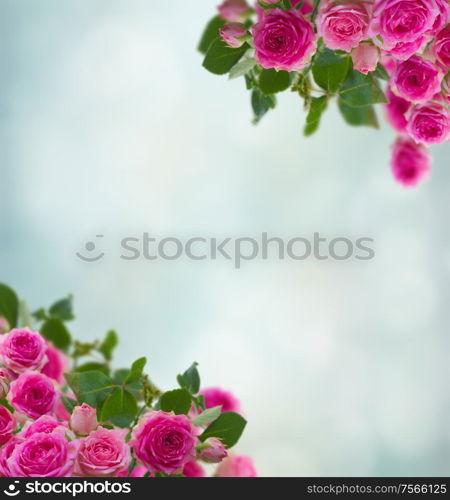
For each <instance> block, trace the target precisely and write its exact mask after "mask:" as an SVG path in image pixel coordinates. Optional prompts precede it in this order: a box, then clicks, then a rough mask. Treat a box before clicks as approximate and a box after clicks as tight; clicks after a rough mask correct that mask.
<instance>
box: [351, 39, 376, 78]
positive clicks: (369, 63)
mask: <svg viewBox="0 0 450 500" xmlns="http://www.w3.org/2000/svg"><path fill="white" fill-rule="evenodd" d="M379 59H380V49H379V48H378V47H376V46H375V45H374V44H373V43H372V42H369V43H360V44H359V45H358V47H356V48H354V49H353V50H352V61H353V67H354V68H355V69H356V70H357V71H359V72H360V73H364V74H365V75H367V73H369V72H370V71H375V70H376V69H377V64H378V61H379Z"/></svg>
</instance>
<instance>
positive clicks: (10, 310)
mask: <svg viewBox="0 0 450 500" xmlns="http://www.w3.org/2000/svg"><path fill="white" fill-rule="evenodd" d="M18 315H19V299H18V298H17V295H16V292H15V291H14V290H13V289H12V288H9V286H6V285H4V284H2V283H0V316H3V317H4V318H6V320H7V321H8V323H9V326H10V328H11V329H12V328H15V327H16V326H17V319H18Z"/></svg>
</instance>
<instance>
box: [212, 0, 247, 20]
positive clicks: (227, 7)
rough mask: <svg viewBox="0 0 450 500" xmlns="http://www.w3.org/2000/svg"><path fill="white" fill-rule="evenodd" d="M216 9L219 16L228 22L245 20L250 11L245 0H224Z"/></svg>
mask: <svg viewBox="0 0 450 500" xmlns="http://www.w3.org/2000/svg"><path fill="white" fill-rule="evenodd" d="M217 9H218V11H219V14H220V16H221V17H222V18H223V19H225V21H229V22H230V23H240V22H242V21H245V20H246V19H247V18H248V17H249V16H250V14H251V13H252V10H251V9H250V7H249V6H248V4H247V2H246V1H245V0H225V1H224V2H223V3H222V4H221V5H219V7H217Z"/></svg>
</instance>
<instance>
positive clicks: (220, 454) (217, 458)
mask: <svg viewBox="0 0 450 500" xmlns="http://www.w3.org/2000/svg"><path fill="white" fill-rule="evenodd" d="M197 451H198V453H199V458H200V460H203V461H204V462H206V463H208V464H218V463H219V462H221V461H222V460H223V459H224V458H226V457H227V456H228V452H227V450H226V449H225V446H224V444H223V443H222V441H221V440H220V439H218V438H208V439H207V440H206V441H205V442H204V443H202V444H201V445H199V446H197Z"/></svg>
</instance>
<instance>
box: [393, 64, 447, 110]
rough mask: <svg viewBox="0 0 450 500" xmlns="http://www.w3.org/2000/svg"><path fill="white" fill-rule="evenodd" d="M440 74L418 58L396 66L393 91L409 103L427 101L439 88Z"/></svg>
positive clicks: (432, 65) (431, 65) (433, 66)
mask: <svg viewBox="0 0 450 500" xmlns="http://www.w3.org/2000/svg"><path fill="white" fill-rule="evenodd" d="M442 76H443V75H442V73H441V72H440V71H439V70H438V69H437V68H436V67H435V65H434V64H433V63H432V62H430V61H427V60H426V59H423V58H422V57H419V56H412V57H410V58H409V59H408V60H407V61H403V62H400V63H398V64H397V66H396V68H395V71H394V74H393V76H392V84H393V90H394V92H395V93H397V94H398V95H399V96H400V97H403V98H404V99H406V100H408V101H411V102H425V101H429V100H430V99H431V98H432V97H433V96H434V95H435V94H436V93H437V92H439V90H440V88H441V81H442Z"/></svg>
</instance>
